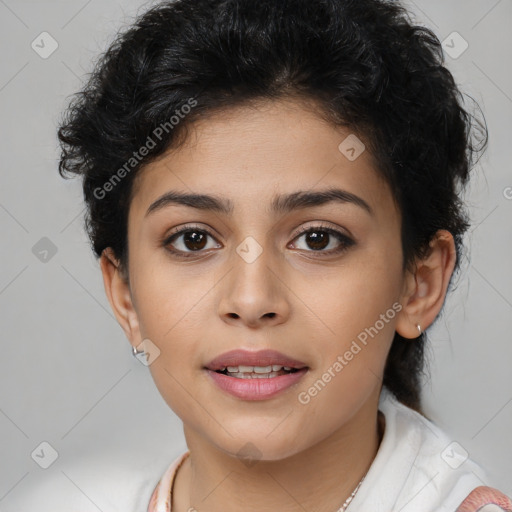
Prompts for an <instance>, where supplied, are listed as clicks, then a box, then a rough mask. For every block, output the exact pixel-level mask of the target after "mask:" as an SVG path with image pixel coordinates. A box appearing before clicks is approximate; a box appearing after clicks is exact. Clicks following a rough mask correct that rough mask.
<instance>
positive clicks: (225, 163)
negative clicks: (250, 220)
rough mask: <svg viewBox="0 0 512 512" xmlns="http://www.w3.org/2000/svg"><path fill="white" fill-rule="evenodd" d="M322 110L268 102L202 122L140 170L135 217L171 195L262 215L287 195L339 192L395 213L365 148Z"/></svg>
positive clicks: (134, 202) (135, 196)
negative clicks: (218, 201) (223, 202)
mask: <svg viewBox="0 0 512 512" xmlns="http://www.w3.org/2000/svg"><path fill="white" fill-rule="evenodd" d="M314 108H315V107H314V104H311V103H303V102H300V101H290V100H287V101H274V102H264V103H259V104H256V105H246V106H240V107H233V108H230V109H229V110H225V111H221V112H219V113H216V114H213V115H211V116H208V117H206V118H204V119H200V120H196V121H194V123H192V124H191V125H189V126H187V139H186V140H185V142H184V144H183V145H181V146H180V147H179V148H177V149H171V150H170V151H168V152H167V153H165V154H164V155H163V156H161V157H160V158H158V159H157V160H155V161H154V162H152V163H151V164H149V165H147V166H146V167H144V168H143V169H142V170H140V171H139V174H138V176H137V178H136V180H135V183H134V194H133V200H132V205H131V212H132V210H133V212H134V215H137V216H140V215H144V214H145V213H146V211H147V209H148V207H149V206H150V205H151V203H152V202H154V201H155V199H157V198H158V197H159V196H161V195H162V194H163V193H165V192H166V191H167V190H179V191H181V192H186V193H191V192H193V193H199V194H212V195H215V196H217V197H224V198H226V199H228V200H229V203H230V204H231V205H232V206H233V211H234V212H235V213H236V212H237V210H239V209H240V207H241V206H240V203H243V204H244V208H245V209H247V208H248V207H250V208H251V209H257V208H258V207H261V206H262V205H263V203H266V205H268V203H270V202H271V201H272V200H273V199H274V198H275V196H276V195H279V194H289V193H292V192H294V191H297V190H310V191H314V190H325V189H327V188H333V187H336V188H340V187H341V188H343V189H344V190H347V191H348V192H351V193H353V194H356V195H358V196H362V197H364V198H365V200H366V201H367V202H371V203H374V204H375V205H377V204H378V203H383V202H384V203H386V205H385V206H387V207H389V206H390V204H391V203H390V201H391V202H392V197H391V194H390V190H389V187H388V186H387V184H386V183H385V182H384V179H383V178H382V177H381V175H380V173H379V171H378V170H377V168H376V166H375V162H374V159H373V156H372V155H371V154H370V152H369V151H368V150H364V149H363V146H362V141H360V139H359V138H355V137H356V135H355V134H353V133H352V132H351V130H350V129H348V128H346V127H338V126H336V127H335V126H333V125H332V124H330V123H328V122H327V121H325V120H324V119H322V117H320V116H319V115H318V113H315V111H314ZM347 138H348V139H347ZM345 141H348V142H347V143H346V142H345ZM358 141H359V142H358ZM354 142H355V144H356V147H355V150H356V151H357V153H356V155H357V154H358V153H359V152H361V151H362V152H361V153H360V155H359V156H358V157H357V158H356V159H354V160H352V159H350V158H347V155H348V156H353V152H352V153H350V152H349V153H347V152H346V149H347V148H346V146H347V144H348V145H349V146H350V145H352V146H353V145H354V144H353V143H354ZM349 143H350V144H349ZM357 144H360V145H359V146H357ZM340 145H341V149H340Z"/></svg>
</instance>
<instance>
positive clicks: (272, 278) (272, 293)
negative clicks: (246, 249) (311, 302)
mask: <svg viewBox="0 0 512 512" xmlns="http://www.w3.org/2000/svg"><path fill="white" fill-rule="evenodd" d="M267 253H268V254H267ZM269 253H270V251H263V253H262V254H260V256H259V257H258V258H257V259H256V260H255V261H252V262H248V261H246V260H244V259H243V258H242V257H240V256H239V255H238V254H236V253H235V254H234V257H233V261H232V269H231V272H229V274H228V276H226V279H224V280H223V282H222V286H221V288H220V289H219V293H220V294H221V298H220V300H219V316H220V317H221V318H222V320H223V321H224V322H226V323H229V324H232V325H237V324H239V325H240V324H243V325H245V326H247V327H250V328H258V327H268V326H275V325H279V324H281V323H283V322H285V321H286V320H287V319H288V316H289V314H290V304H289V300H288V294H287V293H288V292H287V291H288V287H287V286H286V285H285V282H284V281H283V279H284V275H283V272H282V271H280V269H279V268H278V265H277V264H276V262H275V261H271V260H272V258H271V255H270V254H269Z"/></svg>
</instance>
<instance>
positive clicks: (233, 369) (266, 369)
mask: <svg viewBox="0 0 512 512" xmlns="http://www.w3.org/2000/svg"><path fill="white" fill-rule="evenodd" d="M291 369H292V368H291V366H281V365H278V364H273V365H268V366H242V365H240V366H228V367H227V370H228V372H229V373H271V372H278V371H280V370H286V371H290V370H291ZM220 371H223V370H222V369H221V370H220Z"/></svg>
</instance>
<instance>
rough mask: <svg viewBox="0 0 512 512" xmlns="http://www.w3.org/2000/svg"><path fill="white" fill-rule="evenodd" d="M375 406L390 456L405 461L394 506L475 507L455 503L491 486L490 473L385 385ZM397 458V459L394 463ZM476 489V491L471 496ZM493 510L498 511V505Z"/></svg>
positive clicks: (450, 511)
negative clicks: (383, 423)
mask: <svg viewBox="0 0 512 512" xmlns="http://www.w3.org/2000/svg"><path fill="white" fill-rule="evenodd" d="M379 409H380V410H381V411H382V412H383V413H384V416H385V418H386V426H387V427H388V426H389V432H388V434H389V438H388V444H389V446H388V452H389V453H390V455H389V457H390V458H391V459H401V462H402V464H404V463H405V465H406V466H407V467H406V468H403V472H402V474H401V475H402V478H403V480H401V482H398V481H395V485H396V486H397V487H399V490H397V492H396V500H395V503H394V505H395V506H397V507H398V508H399V509H403V512H409V511H411V512H412V511H416V510H422V511H424V512H426V511H434V510H435V511H436V512H455V511H456V510H457V511H458V512H469V511H471V512H476V510H478V509H474V511H473V509H470V508H469V509H464V508H462V509H460V511H459V510H458V508H457V507H459V506H462V503H464V500H466V499H469V498H470V497H471V499H470V501H469V502H468V503H471V502H472V501H474V499H475V496H476V497H478V496H480V495H481V494H479V493H481V489H482V488H485V489H492V488H491V487H485V486H489V485H490V483H489V481H488V475H487V473H486V471H485V470H484V468H483V467H481V466H480V465H479V464H478V463H477V462H476V461H474V460H472V459H471V458H470V457H469V453H468V450H466V448H465V447H464V446H463V443H461V442H459V441H457V440H456V439H453V438H452V437H450V436H449V435H448V433H446V432H445V431H444V430H442V429H441V428H440V427H439V426H438V425H436V424H435V423H434V422H433V421H430V420H428V419H427V418H425V417H424V416H422V415H421V414H420V413H418V412H416V411H414V410H412V409H410V408H409V407H407V406H405V405H403V404H402V403H401V402H399V401H398V400H397V399H396V398H395V397H394V396H393V395H392V394H391V392H389V391H388V390H386V389H385V388H384V389H383V395H382V396H381V401H380V403H379ZM399 462H400V461H398V460H395V463H396V465H397V466H398V464H399ZM482 486H483V487H482ZM477 489H480V491H477V492H476V494H473V496H472V495H471V493H473V492H474V491H476V490H477ZM494 492H495V493H496V492H498V491H495V490H494ZM505 498H506V497H505ZM504 510H507V509H506V508H505V509H504ZM482 512H494V511H492V510H489V511H482ZM496 512H501V511H499V509H497V510H496ZM511 512H512V511H511Z"/></svg>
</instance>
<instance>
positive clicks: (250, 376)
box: [229, 372, 281, 379]
mask: <svg viewBox="0 0 512 512" xmlns="http://www.w3.org/2000/svg"><path fill="white" fill-rule="evenodd" d="M279 375H281V373H280V372H270V373H247V372H239V373H231V372H230V373H229V376H230V377H236V378H237V379H271V378H272V377H279Z"/></svg>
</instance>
